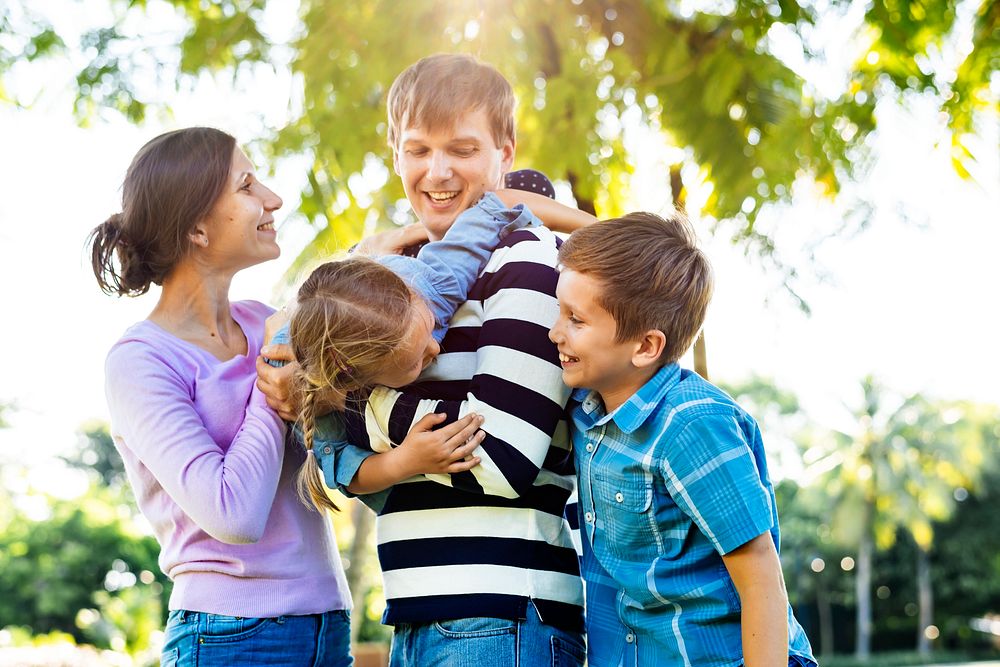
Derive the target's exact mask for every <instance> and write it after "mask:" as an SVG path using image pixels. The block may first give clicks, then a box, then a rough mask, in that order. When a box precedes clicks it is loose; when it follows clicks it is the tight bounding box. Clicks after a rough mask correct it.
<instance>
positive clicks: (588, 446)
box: [587, 442, 594, 452]
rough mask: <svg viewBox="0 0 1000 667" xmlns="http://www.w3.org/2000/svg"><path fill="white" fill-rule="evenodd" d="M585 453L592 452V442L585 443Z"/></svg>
mask: <svg viewBox="0 0 1000 667" xmlns="http://www.w3.org/2000/svg"><path fill="white" fill-rule="evenodd" d="M587 451H588V452H592V451H594V443H592V442H588V443H587Z"/></svg>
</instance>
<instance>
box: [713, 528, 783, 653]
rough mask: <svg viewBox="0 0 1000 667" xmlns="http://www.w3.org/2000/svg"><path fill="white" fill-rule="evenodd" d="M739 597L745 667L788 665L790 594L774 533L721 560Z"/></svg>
mask: <svg viewBox="0 0 1000 667" xmlns="http://www.w3.org/2000/svg"><path fill="white" fill-rule="evenodd" d="M722 561H723V562H724V563H725V565H726V569H727V570H728V571H729V576H730V577H732V579H733V583H734V584H735V585H736V592H737V593H739V595H740V604H741V605H742V608H743V609H742V612H741V615H740V626H741V630H742V635H743V664H744V665H746V667H786V666H787V665H788V594H787V593H786V592H785V579H784V577H783V576H782V574H781V562H780V561H779V560H778V552H777V550H776V549H775V548H774V540H772V539H771V533H770V532H766V533H763V534H761V535H758V536H757V537H755V538H754V539H752V540H750V541H749V542H747V543H746V544H744V545H743V546H741V547H738V548H736V549H734V550H733V551H731V552H729V553H728V554H726V555H724V556H723V557H722Z"/></svg>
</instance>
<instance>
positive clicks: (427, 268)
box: [268, 192, 541, 511]
mask: <svg viewBox="0 0 1000 667" xmlns="http://www.w3.org/2000/svg"><path fill="white" fill-rule="evenodd" d="M539 225H541V221H540V220H539V219H538V218H536V217H535V216H534V215H533V214H532V213H531V211H530V210H528V209H527V208H526V207H524V206H523V205H521V204H518V205H517V206H515V207H513V208H507V207H506V206H505V205H504V203H503V202H502V201H500V198H499V197H497V196H496V194H494V193H492V192H487V193H486V194H485V195H483V196H482V197H481V198H480V199H479V201H478V202H476V204H475V205H473V206H472V207H470V208H469V209H467V210H466V211H463V212H462V213H461V214H460V215H459V216H458V218H457V219H456V220H455V223H454V224H453V225H452V226H451V228H450V229H449V230H448V231H447V233H446V234H445V235H444V238H442V239H441V240H440V241H433V242H430V243H427V244H425V245H424V246H423V247H422V248H421V249H420V252H418V253H417V256H416V257H404V256H402V255H386V256H383V257H378V258H376V259H377V260H378V261H379V262H381V263H382V264H384V265H385V266H386V267H388V268H390V269H392V271H393V272H394V273H395V274H396V275H398V276H399V277H400V278H402V279H403V280H404V281H406V282H407V283H408V284H409V285H410V286H411V287H412V288H413V289H414V290H415V291H417V292H418V293H419V294H420V295H421V296H423V298H424V299H425V300H426V302H427V305H428V307H429V308H430V310H431V313H432V314H433V315H434V331H433V336H434V339H435V340H436V341H438V342H439V343H440V342H441V340H442V339H443V338H444V335H445V333H447V331H448V322H449V321H450V320H451V316H452V315H454V314H455V311H456V310H457V309H458V307H459V306H461V305H462V304H463V303H465V300H466V297H467V295H468V292H469V288H470V287H471V286H472V284H473V283H474V282H475V281H476V278H478V277H479V274H480V273H481V272H482V270H483V267H485V266H486V262H487V261H488V260H489V258H490V256H491V255H492V254H493V250H494V249H495V248H496V247H497V246H498V245H499V244H500V241H501V240H503V238H504V237H505V236H507V234H509V233H510V232H512V231H515V230H518V229H523V228H525V227H537V226H539ZM289 342H290V336H289V330H288V325H287V324H286V325H285V326H283V327H282V328H281V329H279V330H278V332H277V333H276V334H275V335H274V338H272V339H271V343H272V344H287V343H289ZM268 363H270V364H272V365H274V366H280V365H281V362H275V361H271V360H268ZM298 437H299V439H300V440H301V435H299V436H298ZM345 437H346V433H345V430H344V425H343V423H342V422H341V420H340V417H339V416H338V415H337V414H330V415H324V416H323V417H320V418H318V419H317V420H316V435H315V439H314V445H313V452H314V454H315V456H316V460H317V462H318V463H319V466H320V469H321V470H322V471H323V478H324V480H325V482H326V485H327V486H329V487H330V488H339V489H340V490H341V491H342V492H344V493H348V494H349V492H348V491H347V485H348V484H350V483H351V480H352V479H354V475H355V473H357V470H358V468H359V467H360V466H361V463H362V461H364V460H365V459H366V458H368V457H369V456H371V455H372V454H374V452H372V451H371V450H368V449H362V448H360V447H355V446H353V445H351V444H350V443H348V442H347V441H346V440H345ZM349 495H350V494H349ZM386 495H388V493H387V492H386V491H383V492H381V493H377V494H370V495H367V496H362V497H361V499H362V500H363V501H364V502H365V503H366V504H367V505H368V506H369V507H371V508H372V509H374V510H375V511H378V509H379V508H381V506H382V504H384V502H385V496H386Z"/></svg>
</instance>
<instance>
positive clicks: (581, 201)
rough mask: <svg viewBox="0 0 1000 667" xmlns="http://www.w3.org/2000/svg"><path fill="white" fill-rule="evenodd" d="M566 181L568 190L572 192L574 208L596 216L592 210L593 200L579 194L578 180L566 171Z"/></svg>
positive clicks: (595, 211) (574, 175)
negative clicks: (574, 202)
mask: <svg viewBox="0 0 1000 667" xmlns="http://www.w3.org/2000/svg"><path fill="white" fill-rule="evenodd" d="M566 180H567V181H569V189H570V190H571V191H572V192H573V199H575V200H576V207H577V208H578V209H580V210H581V211H586V212H587V213H589V214H591V215H593V216H596V215H597V209H596V208H594V200H593V199H591V198H590V197H584V196H583V195H582V194H580V190H579V189H578V188H579V185H580V178H579V177H578V176H577V175H576V174H575V173H574V172H572V171H567V172H566Z"/></svg>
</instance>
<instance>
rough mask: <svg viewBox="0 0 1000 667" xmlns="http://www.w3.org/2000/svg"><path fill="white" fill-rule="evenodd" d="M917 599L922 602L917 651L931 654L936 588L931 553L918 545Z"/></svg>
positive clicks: (921, 653)
mask: <svg viewBox="0 0 1000 667" xmlns="http://www.w3.org/2000/svg"><path fill="white" fill-rule="evenodd" d="M917 600H918V602H919V604H920V623H918V624H917V653H919V654H920V655H929V654H930V652H931V640H930V637H928V636H927V628H928V627H930V626H931V625H933V624H934V588H933V586H932V585H931V559H930V554H929V553H928V552H927V551H926V550H925V549H924V548H923V547H921V546H920V545H917Z"/></svg>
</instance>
